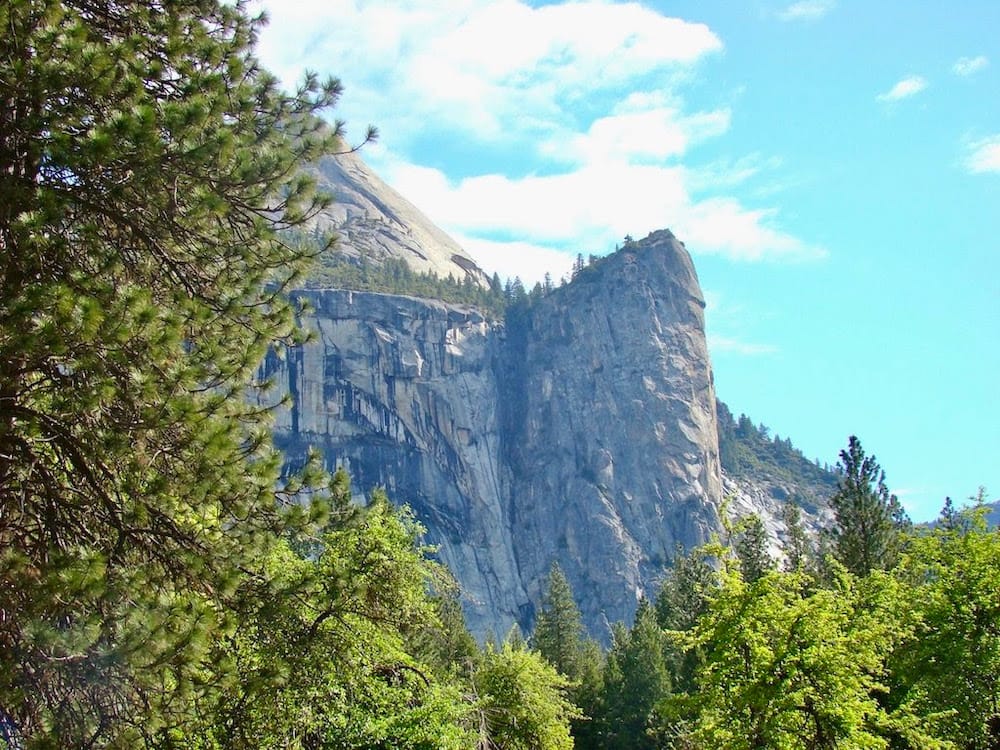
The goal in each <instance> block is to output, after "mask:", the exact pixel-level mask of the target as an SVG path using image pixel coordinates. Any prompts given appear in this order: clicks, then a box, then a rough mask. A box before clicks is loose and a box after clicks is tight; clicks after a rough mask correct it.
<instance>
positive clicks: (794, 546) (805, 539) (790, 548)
mask: <svg viewBox="0 0 1000 750" xmlns="http://www.w3.org/2000/svg"><path fill="white" fill-rule="evenodd" d="M781 520H782V521H784V523H785V530H786V532H787V541H786V542H785V569H786V570H788V571H793V570H805V569H806V567H807V566H808V565H809V563H810V559H811V556H812V545H811V544H810V543H809V535H808V534H807V533H806V530H805V528H804V527H803V525H802V511H801V510H800V509H799V506H798V505H796V504H795V503H794V502H792V501H788V502H787V503H785V504H784V506H783V507H782V509H781Z"/></svg>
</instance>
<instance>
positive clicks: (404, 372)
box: [264, 231, 722, 638]
mask: <svg viewBox="0 0 1000 750" xmlns="http://www.w3.org/2000/svg"><path fill="white" fill-rule="evenodd" d="M302 294H303V296H305V297H307V298H308V299H309V300H310V301H311V303H312V307H313V308H314V312H313V313H312V314H311V315H310V317H309V318H308V319H306V320H304V321H303V323H304V325H305V326H306V327H307V328H310V329H312V330H313V331H314V332H315V334H316V335H315V339H314V341H313V342H312V343H310V344H307V345H306V346H304V347H302V348H300V349H296V350H292V351H290V352H288V353H287V355H286V357H285V358H284V359H278V358H277V357H276V356H271V357H269V358H268V360H267V361H266V363H265V364H264V369H265V371H266V373H267V374H268V375H270V376H272V377H274V378H275V379H276V381H277V383H278V384H279V385H282V386H284V389H286V390H287V392H288V393H290V394H291V396H292V403H291V405H290V407H288V408H282V409H281V410H280V411H279V413H278V414H277V417H276V419H277V424H276V438H277V441H278V443H279V445H280V446H281V447H283V448H284V449H285V450H286V452H287V453H288V455H289V457H290V460H292V461H295V460H297V458H299V459H300V458H301V457H302V456H304V454H305V452H306V451H307V450H308V448H309V447H310V446H315V447H317V448H319V449H321V450H322V451H323V453H324V455H325V460H326V461H327V464H328V466H330V467H331V468H332V467H333V466H335V465H343V466H345V467H346V468H347V469H348V470H349V471H350V472H351V475H352V479H353V481H354V484H355V487H356V488H357V489H358V490H361V491H367V490H369V489H370V488H372V487H374V486H376V485H383V486H385V487H386V489H387V490H388V491H389V494H390V496H391V497H392V498H393V499H394V500H395V501H397V502H400V503H407V504H409V505H410V506H411V507H412V508H413V510H414V511H415V513H416V515H417V517H418V518H419V519H420V521H421V522H422V523H423V524H424V525H425V526H426V527H427V529H428V533H427V537H428V542H429V543H431V544H435V545H438V547H439V554H440V557H441V558H442V559H443V560H444V562H446V563H447V564H448V565H449V566H450V567H451V569H452V570H453V571H454V573H455V574H456V576H457V578H458V579H459V582H460V584H461V586H462V592H463V599H464V604H465V609H466V614H467V618H468V622H469V625H470V628H471V629H472V630H473V632H475V633H477V634H479V635H483V634H485V633H486V632H487V631H489V630H492V631H493V632H494V633H498V634H501V635H502V634H503V633H504V632H506V630H507V628H508V627H509V626H510V625H511V624H513V623H514V622H518V623H520V624H521V626H522V627H527V626H530V623H531V621H532V619H533V615H534V608H535V606H536V604H537V602H538V600H539V598H540V594H541V588H542V586H543V583H544V579H545V577H546V575H547V573H548V570H549V568H550V566H551V565H552V563H554V562H558V563H559V564H560V566H561V567H562V568H563V570H564V571H565V572H566V574H567V576H568V578H569V580H570V583H571V584H572V586H573V589H574V592H575V593H576V595H577V598H578V600H579V603H580V606H581V609H582V611H583V614H584V619H585V622H586V624H587V625H588V627H589V628H590V630H591V632H592V633H593V634H594V635H595V636H597V637H600V638H606V637H607V634H608V623H609V622H614V621H616V620H626V621H628V620H630V619H631V617H632V615H633V614H634V611H635V608H636V604H637V598H638V597H639V596H640V595H642V594H643V593H644V592H646V593H649V594H650V595H652V594H653V593H655V591H654V590H653V586H654V584H655V581H656V579H657V577H658V576H659V575H660V574H661V573H662V570H663V568H664V566H665V564H666V563H667V561H668V560H669V558H670V556H671V555H672V553H673V551H674V549H675V546H676V545H678V544H682V545H685V546H690V545H694V544H698V543H701V542H703V541H705V539H706V538H707V535H708V534H709V533H710V532H711V531H712V530H715V529H717V528H718V523H719V519H718V512H719V503H720V499H721V493H722V487H721V479H720V471H719V458H718V437H717V434H716V426H715V396H714V389H713V385H712V375H711V368H710V365H709V360H708V354H707V350H706V346H705V337H704V327H703V314H702V313H703V308H704V302H703V300H702V297H701V292H700V290H699V287H698V282H697V278H696V276H695V273H694V269H693V267H692V264H691V260H690V257H689V256H688V254H687V252H686V250H685V249H684V247H683V245H681V243H679V242H678V241H677V240H676V239H675V238H674V237H673V235H671V234H670V233H669V232H667V231H662V232H656V233H654V234H652V235H650V236H649V237H647V238H646V239H645V240H642V241H641V242H638V243H632V244H630V245H628V246H626V248H625V249H623V250H621V251H619V252H617V253H615V254H614V255H612V256H609V257H608V258H605V259H602V260H600V261H598V262H596V263H594V264H593V265H591V266H589V267H588V268H586V269H584V271H582V272H581V273H580V274H579V275H578V276H577V278H576V279H575V280H574V281H573V282H572V283H570V284H568V285H566V286H564V287H561V288H559V289H556V290H554V291H553V292H551V293H550V294H548V295H546V296H545V297H543V298H542V299H540V300H539V301H537V302H536V303H535V304H533V305H532V306H530V308H527V309H524V310H520V311H519V312H518V313H516V314H514V315H512V317H511V321H510V323H509V324H508V325H507V326H503V325H500V324H497V323H494V322H491V321H488V320H486V319H484V317H483V316H482V315H481V314H479V313H478V312H477V311H476V310H475V309H474V308H469V307H461V306H454V305H446V304H444V303H441V302H434V301H428V300H419V299H414V298H408V297H399V296H391V295H381V294H374V293H361V292H348V291H338V290H328V291H311V292H304V293H302Z"/></svg>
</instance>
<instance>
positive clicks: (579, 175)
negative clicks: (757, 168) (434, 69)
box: [389, 161, 826, 265]
mask: <svg viewBox="0 0 1000 750" xmlns="http://www.w3.org/2000/svg"><path fill="white" fill-rule="evenodd" d="M389 181H390V182H391V183H392V184H393V185H394V186H395V187H396V188H397V189H399V190H400V191H401V192H402V193H403V194H405V195H413V196H419V198H420V208H421V209H422V210H423V211H424V212H425V213H427V214H428V215H429V216H431V217H433V219H434V220H435V221H438V222H440V223H441V224H442V225H443V226H444V227H445V228H446V229H447V230H448V231H450V232H452V233H453V234H462V235H465V236H477V235H479V236H482V235H491V234H495V233H498V232H503V233H505V234H510V235H513V236H517V237H523V238H527V239H528V240H529V241H531V242H533V243H536V244H546V245H560V246H564V247H567V248H573V249H574V250H575V251H578V252H583V253H591V252H604V251H606V250H607V249H609V248H610V247H611V246H613V245H614V243H615V242H616V241H619V240H620V239H621V238H622V237H624V236H625V235H626V234H631V235H632V236H634V237H643V236H645V235H646V234H647V233H648V232H650V231H653V230H655V229H662V228H665V227H670V228H671V229H673V230H674V231H675V232H676V233H677V235H678V236H680V237H682V238H683V239H684V240H685V243H686V244H687V246H688V248H689V249H690V250H691V251H692V252H693V253H696V254H698V253H701V254H706V255H708V254H712V255H721V256H724V257H727V258H730V259H733V260H740V261H762V260H781V261H785V260H792V261H799V260H815V259H820V258H823V257H824V256H825V255H826V252H825V251H824V250H823V249H822V248H818V247H814V246H811V245H808V244H806V243H804V242H802V241H801V240H799V239H798V238H796V237H794V236H792V235H790V234H788V233H786V232H784V231H782V230H781V229H779V228H776V227H775V226H773V222H774V219H775V212H774V211H772V210H760V209H757V210H752V209H748V208H746V207H744V206H743V205H742V204H741V203H740V202H739V201H737V200H736V199H734V198H709V199H706V200H701V201H698V200H694V199H692V197H691V195H690V191H689V189H688V187H687V185H686V182H685V181H686V172H685V170H684V169H683V168H680V167H674V166H662V165H659V166H657V165H648V164H627V163H624V162H620V161H619V162H614V161H607V162H597V163H590V164H587V165H585V166H583V167H581V168H579V169H577V170H575V171H572V172H564V173H560V174H555V175H546V176H535V175H529V176H527V177H523V178H510V177H506V176H503V175H498V174H489V175H481V176H477V177H471V178H466V179H463V180H459V181H456V182H450V181H449V180H448V179H447V178H446V177H445V175H444V174H443V173H441V172H440V171H439V170H436V169H430V168H426V167H413V166H412V165H405V164H399V165H397V166H396V167H395V168H390V170H389ZM487 265H489V264H487Z"/></svg>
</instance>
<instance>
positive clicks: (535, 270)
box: [455, 234, 576, 290]
mask: <svg viewBox="0 0 1000 750" xmlns="http://www.w3.org/2000/svg"><path fill="white" fill-rule="evenodd" d="M455 239H456V240H457V241H458V243H459V244H460V245H461V246H462V247H464V248H465V249H466V250H467V251H468V252H469V254H470V255H471V256H472V257H473V259H474V260H475V261H476V263H478V264H479V265H480V266H481V267H482V268H483V270H484V271H486V273H488V274H489V275H491V276H492V275H493V274H494V273H498V274H499V275H500V278H502V279H513V278H514V277H515V276H517V277H520V279H521V281H523V282H524V284H525V286H526V287H527V288H528V289H529V290H530V289H531V287H532V286H534V285H535V284H536V283H539V282H542V281H544V279H545V274H549V275H550V276H551V278H552V281H553V283H556V284H558V283H559V280H560V279H562V277H563V276H566V277H569V275H570V272H571V271H572V267H573V261H574V260H575V258H576V256H575V255H573V254H570V253H566V252H563V251H560V250H554V249H553V248H551V247H545V246H544V245H536V244H533V243H531V242H521V241H516V240H515V241H509V242H504V241H502V240H489V239H483V238H482V237H472V236H466V235H462V234H456V235H455Z"/></svg>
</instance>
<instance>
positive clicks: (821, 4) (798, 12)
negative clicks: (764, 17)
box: [778, 0, 837, 21]
mask: <svg viewBox="0 0 1000 750" xmlns="http://www.w3.org/2000/svg"><path fill="white" fill-rule="evenodd" d="M836 5H837V3H836V2H835V1H834V0H800V2H797V3H792V4H791V5H789V6H788V7H787V8H785V9H784V10H782V11H781V12H780V13H778V18H780V19H781V20H782V21H815V20H817V19H819V18H822V17H823V16H825V15H826V14H827V13H829V12H830V11H831V10H833V9H834V8H835V7H836Z"/></svg>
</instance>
